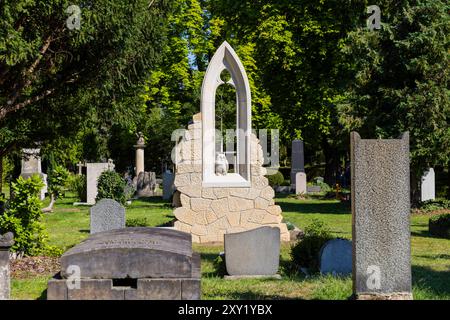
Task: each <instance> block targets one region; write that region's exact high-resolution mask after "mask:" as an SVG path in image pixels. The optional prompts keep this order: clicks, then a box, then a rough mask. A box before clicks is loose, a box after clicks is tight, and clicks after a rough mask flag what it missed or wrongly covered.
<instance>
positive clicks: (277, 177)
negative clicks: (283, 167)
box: [266, 171, 284, 187]
mask: <svg viewBox="0 0 450 320" xmlns="http://www.w3.org/2000/svg"><path fill="white" fill-rule="evenodd" d="M266 178H267V179H268V180H269V185H270V186H271V187H274V186H281V185H282V184H283V183H284V177H283V174H282V173H281V172H280V171H277V172H276V173H275V174H270V175H267V176H266Z"/></svg>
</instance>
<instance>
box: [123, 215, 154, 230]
mask: <svg viewBox="0 0 450 320" xmlns="http://www.w3.org/2000/svg"><path fill="white" fill-rule="evenodd" d="M125 225H126V226H127V227H129V228H131V227H146V226H148V221H147V218H145V217H143V218H133V219H127V222H126V223H125Z"/></svg>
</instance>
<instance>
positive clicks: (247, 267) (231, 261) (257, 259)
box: [224, 226, 280, 276]
mask: <svg viewBox="0 0 450 320" xmlns="http://www.w3.org/2000/svg"><path fill="white" fill-rule="evenodd" d="M224 238H225V240H224V242H225V243H224V246H225V264H226V268H227V273H228V274H229V275H230V276H274V275H276V273H277V271H278V266H279V264H280V229H279V228H277V227H268V226H267V227H261V228H257V229H253V230H249V231H244V232H238V233H228V234H225V235H224Z"/></svg>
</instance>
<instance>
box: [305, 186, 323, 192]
mask: <svg viewBox="0 0 450 320" xmlns="http://www.w3.org/2000/svg"><path fill="white" fill-rule="evenodd" d="M321 191H322V189H321V188H320V186H307V187H306V193H319V192H321Z"/></svg>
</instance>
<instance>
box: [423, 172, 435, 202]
mask: <svg viewBox="0 0 450 320" xmlns="http://www.w3.org/2000/svg"><path fill="white" fill-rule="evenodd" d="M435 189H436V186H435V176H434V169H433V168H430V169H428V171H426V172H425V174H424V175H423V176H422V184H421V188H420V193H421V201H428V200H434V199H435V198H436V190H435Z"/></svg>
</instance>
